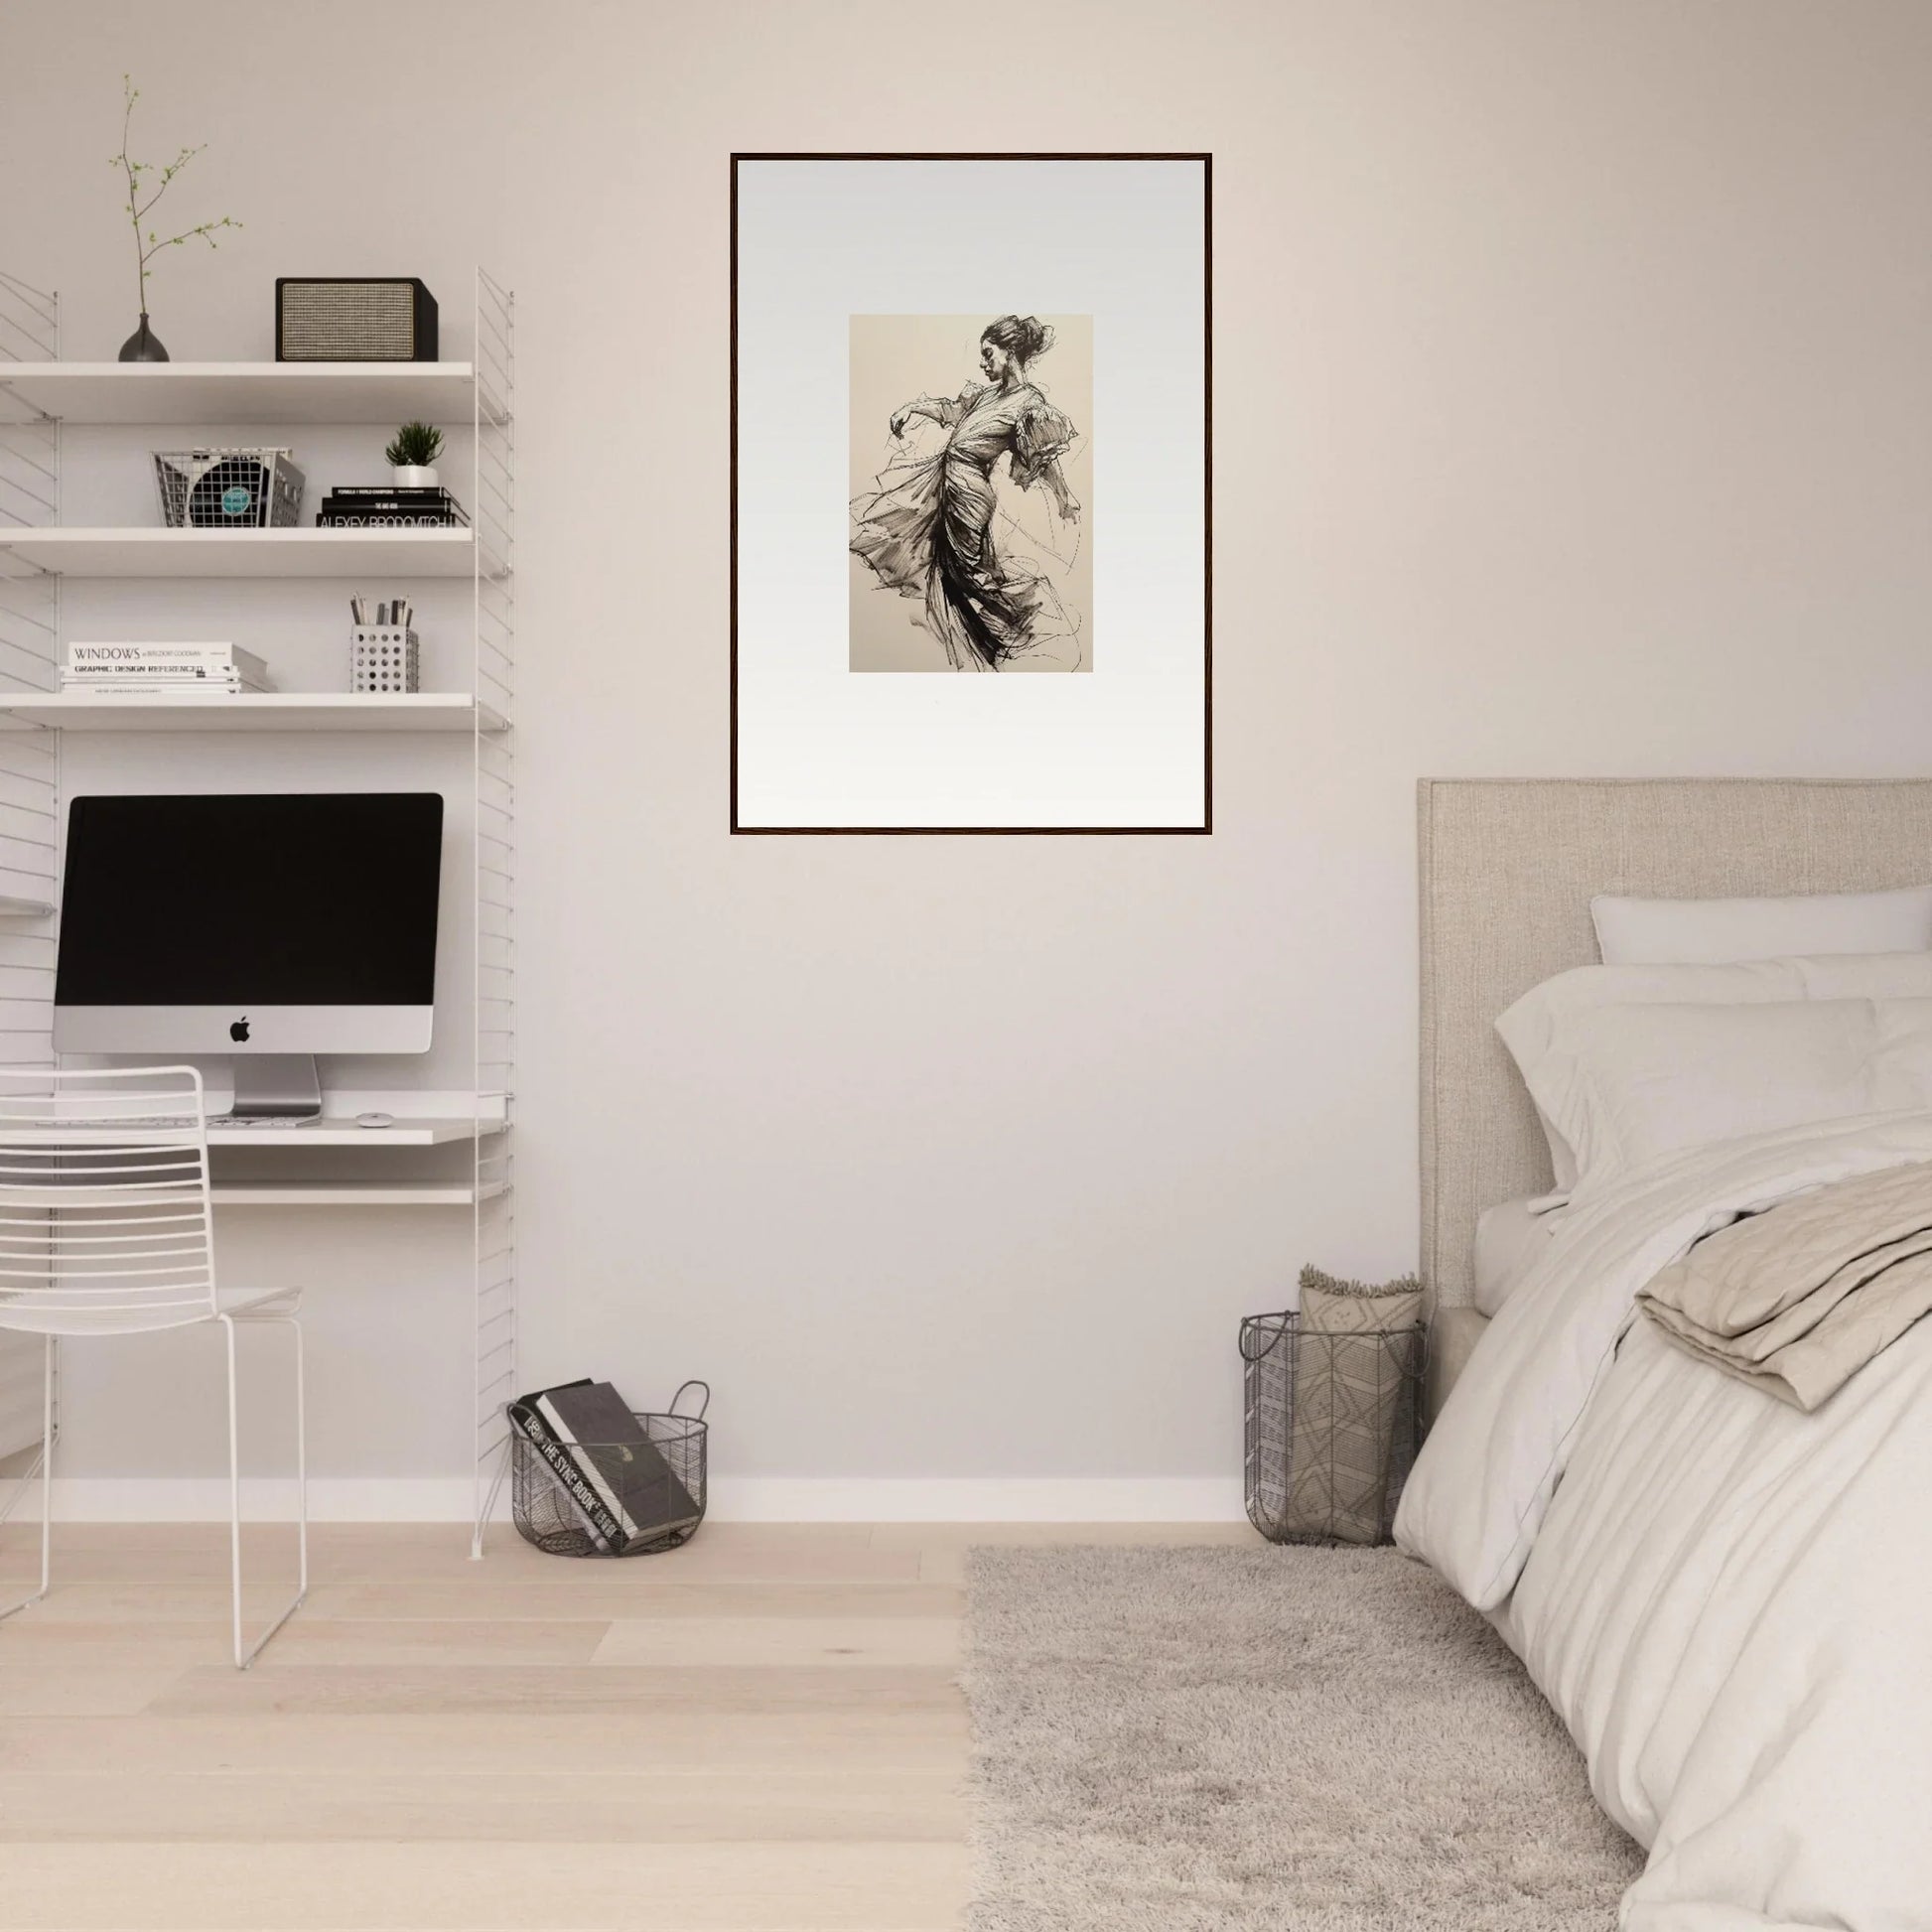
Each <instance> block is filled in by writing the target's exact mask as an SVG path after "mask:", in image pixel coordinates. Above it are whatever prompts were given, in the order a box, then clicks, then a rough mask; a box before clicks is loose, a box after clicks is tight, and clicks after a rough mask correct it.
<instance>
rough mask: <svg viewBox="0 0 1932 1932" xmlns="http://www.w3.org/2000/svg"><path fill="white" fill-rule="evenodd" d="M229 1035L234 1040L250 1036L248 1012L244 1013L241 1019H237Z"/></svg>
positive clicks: (229, 1030)
mask: <svg viewBox="0 0 1932 1932" xmlns="http://www.w3.org/2000/svg"><path fill="white" fill-rule="evenodd" d="M228 1037H229V1038H230V1039H232V1040H243V1039H246V1038H247V1037H248V1016H247V1015H246V1014H243V1015H242V1017H241V1018H240V1019H239V1020H237V1021H236V1022H235V1023H234V1025H233V1026H231V1027H230V1028H229V1029H228Z"/></svg>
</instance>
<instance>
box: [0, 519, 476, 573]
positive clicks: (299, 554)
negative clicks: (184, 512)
mask: <svg viewBox="0 0 1932 1932" xmlns="http://www.w3.org/2000/svg"><path fill="white" fill-rule="evenodd" d="M0 557H14V558H18V559H19V560H20V561H21V562H22V563H26V564H31V565H33V566H35V567H36V568H37V569H40V570H50V571H58V572H60V573H61V574H62V575H63V576H65V577H371V576H387V577H468V576H470V575H471V573H472V572H473V571H474V569H475V568H476V557H477V543H476V535H475V532H474V531H471V530H467V529H427V530H426V529H414V530H342V529H327V530H324V529H316V528H314V527H313V526H311V527H306V528H304V527H298V528H294V529H285V530H157V529H144V528H140V527H138V526H128V527H126V528H117V527H111V526H110V527H107V528H103V529H86V528H81V527H78V526H67V527H62V528H55V529H4V530H0ZM485 565H486V567H489V568H493V566H490V565H489V560H488V559H487V558H485Z"/></svg>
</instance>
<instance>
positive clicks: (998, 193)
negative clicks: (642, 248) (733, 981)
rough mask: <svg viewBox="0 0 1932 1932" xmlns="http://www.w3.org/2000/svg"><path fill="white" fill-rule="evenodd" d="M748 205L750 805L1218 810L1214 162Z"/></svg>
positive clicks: (1030, 826) (825, 819)
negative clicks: (1213, 550) (1214, 640)
mask: <svg viewBox="0 0 1932 1932" xmlns="http://www.w3.org/2000/svg"><path fill="white" fill-rule="evenodd" d="M731 209H732V431H731V433H732V611H731V621H732V769H731V787H732V803H731V809H732V830H733V831H734V832H744V833H782V832H805V833H852V832H881V833H913V832H970V833H994V832H998V833H1028V832H1034V833H1070V832H1114V833H1204V832H1207V831H1209V830H1211V828H1212V768H1211V762H1212V702H1211V664H1212V657H1211V595H1212V576H1211V511H1212V485H1211V431H1210V409H1211V375H1212V362H1211V323H1212V295H1211V273H1212V259H1213V257H1212V226H1211V223H1212V164H1211V158H1210V157H1209V156H1207V155H1204V154H1134V155H1112V154H1065V155H1040V154H1029V155H871V154H850V155H848V154H820V155H806V154H738V155H734V156H733V157H732V197H731Z"/></svg>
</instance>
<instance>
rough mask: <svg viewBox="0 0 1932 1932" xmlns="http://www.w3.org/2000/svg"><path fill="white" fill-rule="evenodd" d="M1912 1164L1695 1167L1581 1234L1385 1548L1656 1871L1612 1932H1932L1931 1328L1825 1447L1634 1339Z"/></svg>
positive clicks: (1517, 1321) (1839, 1420)
mask: <svg viewBox="0 0 1932 1932" xmlns="http://www.w3.org/2000/svg"><path fill="white" fill-rule="evenodd" d="M1907 1161H1932V1118H1928V1117H1927V1116H1924V1115H1910V1116H1904V1115H1893V1116H1886V1117H1881V1118H1869V1119H1865V1120H1863V1121H1857V1122H1842V1123H1834V1124H1832V1125H1830V1126H1827V1127H1824V1128H1805V1129H1787V1130H1783V1131H1781V1132H1779V1133H1775V1134H1766V1135H1757V1136H1753V1137H1751V1138H1750V1139H1749V1140H1746V1141H1737V1142H1728V1143H1725V1144H1722V1145H1721V1146H1718V1147H1715V1148H1707V1149H1700V1150H1694V1151H1692V1152H1689V1153H1686V1154H1683V1155H1679V1156H1675V1157H1672V1158H1671V1159H1669V1160H1667V1161H1664V1162H1661V1163H1658V1164H1656V1165H1655V1166H1654V1167H1652V1168H1650V1169H1647V1170H1646V1171H1645V1172H1644V1173H1641V1174H1635V1175H1632V1176H1630V1177H1629V1179H1628V1180H1627V1181H1626V1182H1625V1183H1624V1184H1623V1185H1622V1186H1620V1187H1619V1188H1617V1189H1616V1190H1615V1191H1614V1192H1613V1193H1611V1194H1607V1195H1605V1196H1604V1197H1603V1198H1602V1199H1601V1200H1599V1201H1597V1202H1595V1203H1592V1204H1591V1205H1590V1206H1588V1207H1587V1208H1586V1209H1583V1210H1573V1211H1572V1213H1571V1214H1570V1215H1567V1216H1566V1217H1565V1221H1564V1224H1563V1226H1562V1227H1561V1228H1560V1229H1559V1230H1558V1231H1557V1234H1556V1236H1555V1238H1554V1239H1553V1240H1552V1241H1551V1243H1550V1246H1549V1249H1548V1252H1547V1253H1546V1255H1545V1257H1544V1259H1543V1261H1542V1262H1540V1263H1539V1264H1537V1265H1536V1266H1535V1267H1533V1268H1532V1269H1531V1271H1530V1272H1529V1274H1528V1275H1527V1276H1526V1277H1525V1278H1524V1279H1523V1281H1522V1282H1521V1283H1520V1284H1519V1286H1518V1287H1517V1289H1516V1292H1515V1293H1514V1294H1513V1295H1512V1296H1511V1297H1510V1299H1509V1300H1508V1301H1507V1302H1506V1303H1505V1304H1504V1306H1503V1308H1502V1309H1501V1310H1500V1311H1499V1312H1498V1313H1497V1315H1496V1317H1495V1318H1494V1320H1493V1321H1492V1322H1491V1323H1490V1325H1489V1329H1488V1332H1487V1333H1486V1334H1485V1335H1484V1337H1483V1339H1482V1340H1481V1342H1480V1343H1478V1345H1477V1347H1476V1350H1475V1352H1474V1355H1473V1356H1472V1358H1471V1360H1470V1362H1469V1365H1468V1367H1467V1369H1466V1370H1465V1372H1464V1373H1463V1375H1462V1377H1461V1379H1460V1380H1459V1381H1458V1382H1457V1384H1456V1386H1455V1388H1454V1390H1453V1391H1452V1393H1451V1394H1450V1396H1449V1401H1448V1403H1447V1404H1446V1406H1445V1408H1444V1410H1443V1413H1442V1415H1441V1416H1440V1417H1439V1418H1438V1420H1437V1423H1436V1426H1435V1428H1434V1430H1433V1431H1432V1433H1431V1435H1430V1438H1429V1441H1428V1443H1427V1444H1426V1445H1425V1447H1424V1449H1423V1453H1422V1456H1421V1458H1420V1459H1419V1461H1418V1463H1417V1465H1416V1469H1415V1472H1414V1474H1413V1475H1412V1476H1411V1478H1410V1481H1409V1484H1408V1486H1407V1488H1406V1490H1405V1492H1404V1496H1403V1503H1402V1509H1401V1513H1400V1516H1399V1517H1398V1520H1397V1525H1396V1535H1397V1540H1398V1541H1399V1542H1400V1543H1401V1544H1402V1546H1403V1547H1404V1548H1405V1549H1406V1550H1408V1551H1409V1552H1410V1553H1411V1554H1412V1555H1417V1556H1421V1557H1423V1558H1424V1559H1426V1560H1427V1561H1428V1562H1430V1563H1432V1564H1434V1565H1435V1566H1436V1568H1438V1569H1439V1570H1441V1571H1442V1572H1443V1573H1444V1574H1445V1575H1446V1576H1447V1577H1448V1578H1449V1581H1450V1582H1451V1583H1453V1584H1454V1585H1455V1587H1457V1588H1458V1589H1460V1590H1461V1591H1462V1593H1463V1594H1464V1595H1465V1596H1466V1597H1467V1598H1468V1599H1469V1600H1470V1601H1471V1602H1472V1603H1474V1604H1476V1606H1477V1607H1478V1608H1481V1609H1483V1610H1486V1611H1488V1612H1489V1613H1490V1614H1491V1616H1492V1617H1493V1618H1494V1620H1495V1622H1496V1624H1497V1627H1498V1628H1499V1629H1501V1630H1502V1631H1503V1633H1504V1635H1505V1636H1506V1637H1507V1638H1508V1639H1509V1641H1510V1642H1511V1643H1512V1644H1513V1645H1514V1646H1515V1648H1516V1649H1517V1651H1518V1652H1519V1654H1520V1655H1522V1657H1523V1658H1524V1660H1525V1662H1526V1664H1527V1665H1528V1666H1529V1668H1530V1671H1531V1674H1532V1675H1533V1676H1534V1677H1535V1679H1536V1681H1537V1683H1538V1684H1539V1685H1541V1687H1542V1688H1543V1690H1544V1692H1545V1694H1546V1695H1547V1696H1548V1697H1549V1698H1550V1699H1551V1701H1552V1703H1553V1704H1554V1705H1555V1706H1556V1707H1557V1709H1558V1711H1559V1712H1560V1713H1561V1714H1562V1716H1563V1718H1564V1720H1565V1722H1566V1723H1567V1724H1568V1725H1569V1726H1570V1728H1571V1731H1572V1734H1573V1735H1574V1736H1575V1737H1576V1738H1577V1741H1578V1742H1579V1744H1580V1745H1581V1746H1582V1747H1583V1749H1584V1752H1585V1755H1586V1757H1587V1761H1588V1764H1589V1770H1590V1777H1591V1782H1592V1785H1593V1787H1594V1789H1595V1790H1596V1793H1597V1796H1598V1798H1599V1799H1600V1800H1601V1802H1602V1803H1603V1805H1604V1807H1605V1809H1606V1810H1608V1811H1609V1812H1610V1814H1611V1815H1612V1816H1613V1817H1615V1818H1616V1819H1617V1820H1618V1821H1619V1822H1620V1823H1621V1824H1622V1825H1623V1826H1624V1827H1625V1828H1626V1829H1627V1830H1629V1831H1630V1832H1631V1833H1632V1834H1633V1835H1634V1836H1635V1837H1636V1838H1637V1839H1638V1840H1639V1841H1640V1842H1641V1843H1643V1844H1645V1845H1647V1846H1648V1847H1649V1848H1650V1852H1651V1858H1650V1863H1649V1865H1648V1868H1647V1869H1646V1871H1645V1873H1644V1875H1643V1876H1642V1877H1641V1878H1640V1879H1639V1880H1638V1881H1637V1883H1636V1884H1635V1885H1634V1886H1632V1888H1631V1890H1630V1892H1629V1893H1628V1894H1627V1896H1626V1897H1625V1899H1624V1902H1623V1907H1622V1913H1621V1917H1620V1920H1619V1923H1620V1924H1621V1926H1622V1927H1623V1928H1624V1932H1746V1928H1748V1932H1826V1929H1827V1928H1829V1932H1929V1929H1932V1831H1928V1830H1927V1828H1926V1823H1925V1820H1926V1817H1927V1815H1928V1812H1929V1811H1932V1643H1928V1642H1927V1640H1926V1637H1925V1628H1926V1617H1927V1608H1926V1606H1927V1605H1928V1603H1932V1512H1928V1511H1927V1510H1926V1508H1925V1506H1924V1497H1925V1493H1926V1481H1927V1478H1926V1473H1925V1472H1926V1471H1927V1470H1928V1469H1932V1324H1922V1325H1921V1327H1920V1328H1918V1329H1915V1330H1913V1331H1912V1332H1911V1333H1910V1334H1909V1335H1907V1336H1906V1337H1905V1339H1904V1340H1902V1341H1901V1342H1899V1343H1897V1344H1896V1345H1895V1346H1894V1347H1893V1348H1891V1349H1890V1350H1888V1351H1887V1352H1886V1353H1885V1354H1883V1355H1881V1356H1880V1357H1879V1358H1878V1359H1877V1360H1876V1361H1874V1362H1873V1363H1872V1364H1871V1365H1870V1366H1869V1367H1867V1368H1866V1369H1864V1370H1863V1371H1862V1372H1861V1373H1860V1374H1859V1375H1858V1376H1857V1377H1855V1378H1854V1380H1853V1381H1852V1382H1851V1383H1849V1384H1848V1385H1847V1386H1846V1388H1845V1389H1844V1390H1843V1391H1841V1392H1840V1394H1839V1395H1838V1396H1837V1397H1835V1398H1834V1399H1833V1400H1832V1401H1831V1402H1830V1403H1828V1404H1827V1405H1825V1407H1824V1408H1823V1409H1821V1410H1820V1411H1819V1412H1818V1413H1817V1414H1815V1415H1811V1416H1806V1415H1803V1414H1801V1413H1800V1412H1798V1411H1796V1410H1791V1409H1787V1408H1786V1407H1785V1406H1784V1405H1783V1404H1780V1403H1778V1402H1777V1401H1776V1400H1775V1399H1774V1398H1772V1397H1770V1396H1768V1395H1766V1394H1765V1393H1764V1392H1762V1391H1761V1390H1758V1389H1754V1388H1751V1387H1749V1386H1747V1385H1746V1384H1744V1383H1742V1382H1738V1381H1735V1380H1733V1379H1731V1378H1729V1377H1727V1376H1725V1375H1723V1374H1722V1373H1721V1372H1720V1371H1718V1370H1717V1369H1715V1368H1713V1367H1711V1366H1710V1365H1709V1364H1708V1363H1704V1362H1699V1361H1695V1360H1693V1359H1692V1358H1690V1357H1689V1356H1686V1355H1683V1354H1682V1353H1680V1351H1678V1350H1676V1349H1674V1348H1671V1347H1670V1346H1668V1344H1666V1343H1664V1342H1663V1341H1662V1340H1661V1338H1660V1337H1658V1336H1657V1335H1655V1334H1654V1333H1652V1332H1651V1330H1650V1327H1649V1324H1648V1323H1637V1324H1636V1325H1635V1326H1634V1327H1633V1326H1632V1325H1631V1321H1632V1307H1633V1303H1634V1298H1635V1296H1636V1293H1637V1291H1638V1290H1639V1289H1640V1288H1642V1287H1643V1285H1644V1284H1645V1283H1646V1282H1647V1281H1649V1279H1650V1278H1651V1276H1652V1275H1654V1274H1655V1273H1656V1272H1657V1270H1658V1269H1659V1268H1660V1267H1663V1266H1664V1265H1666V1264H1667V1263H1668V1262H1670V1261H1671V1260H1673V1259H1675V1258H1676V1256H1677V1255H1679V1254H1681V1253H1682V1252H1683V1251H1684V1250H1685V1249H1686V1248H1688V1247H1689V1245H1690V1244H1691V1242H1692V1241H1694V1240H1695V1239H1696V1238H1697V1237H1698V1235H1699V1234H1701V1233H1704V1232H1706V1231H1708V1230H1709V1229H1710V1228H1712V1227H1714V1226H1719V1225H1723V1224H1724V1223H1725V1222H1726V1221H1728V1220H1730V1219H1731V1218H1733V1217H1734V1215H1735V1214H1736V1213H1738V1212H1743V1211H1753V1210H1756V1209H1761V1208H1764V1207H1768V1206H1771V1205H1774V1204H1775V1203H1776V1202H1777V1201H1778V1200H1781V1199H1783V1198H1786V1197H1787V1196H1789V1195H1790V1194H1792V1193H1794V1192H1797V1191H1799V1190H1801V1189H1803V1188H1806V1187H1810V1186H1816V1185H1819V1184H1821V1183H1823V1182H1826V1181H1830V1180H1834V1179H1839V1178H1843V1177H1845V1176H1846V1175H1849V1174H1852V1173H1869V1172H1871V1171H1873V1170H1874V1169H1877V1168H1883V1167H1894V1166H1897V1165H1899V1164H1901V1163H1903V1162H1907ZM1559 1485H1561V1486H1559Z"/></svg>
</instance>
